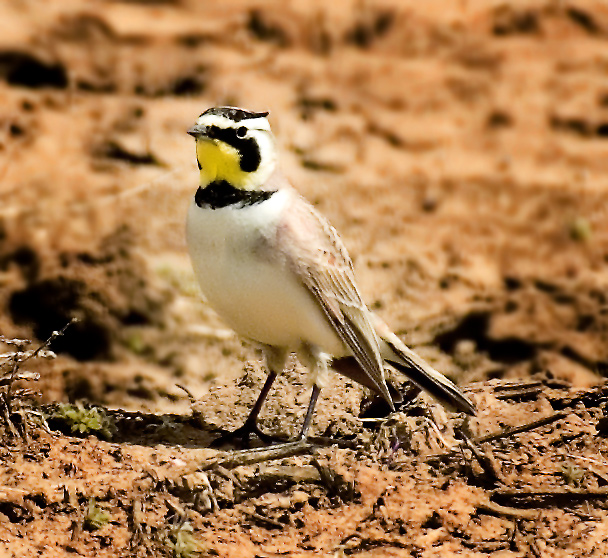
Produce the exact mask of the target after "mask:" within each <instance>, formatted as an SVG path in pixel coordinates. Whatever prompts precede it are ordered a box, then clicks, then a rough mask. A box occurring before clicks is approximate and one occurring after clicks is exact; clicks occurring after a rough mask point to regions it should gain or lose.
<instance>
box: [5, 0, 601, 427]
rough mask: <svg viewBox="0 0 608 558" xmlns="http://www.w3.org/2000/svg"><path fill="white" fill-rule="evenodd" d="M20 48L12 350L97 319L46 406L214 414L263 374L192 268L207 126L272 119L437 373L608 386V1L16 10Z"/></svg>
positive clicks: (10, 285) (304, 184) (67, 341)
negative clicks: (224, 114)
mask: <svg viewBox="0 0 608 558" xmlns="http://www.w3.org/2000/svg"><path fill="white" fill-rule="evenodd" d="M0 37H1V38H0V99H1V103H0V177H1V181H0V201H1V203H0V233H1V234H0V305H1V308H2V312H1V313H0V333H2V334H4V335H6V336H9V337H12V336H20V337H26V338H32V339H38V340H44V339H46V338H47V337H48V336H49V335H50V334H51V332H52V331H53V330H55V329H59V328H61V327H62V326H64V325H65V324H66V323H67V322H68V321H69V320H70V318H72V317H77V318H79V320H80V321H79V322H78V323H77V324H74V325H72V326H71V327H70V328H69V330H68V331H67V332H66V335H65V336H64V337H62V338H61V339H59V340H57V341H56V343H55V344H54V348H55V349H56V350H57V351H58V352H59V353H60V358H58V359H57V360H55V361H52V362H46V363H41V364H40V363H39V364H38V365H37V366H38V371H39V372H40V373H41V375H42V377H41V381H40V382H39V385H38V388H39V389H40V391H41V393H42V398H43V400H45V401H66V400H71V401H74V400H78V399H83V398H84V399H86V400H88V401H92V402H96V403H101V404H105V405H108V406H110V407H122V408H126V409H137V410H147V411H154V412H169V411H173V412H183V411H185V410H186V409H187V408H188V406H189V404H190V403H189V401H188V398H187V396H186V394H185V393H184V392H183V391H182V390H181V389H180V388H178V387H177V384H183V385H184V386H186V387H187V388H188V389H189V390H190V391H191V392H192V394H193V395H194V396H195V397H197V398H201V399H202V400H203V401H205V398H208V399H207V401H208V402H209V409H212V407H213V405H212V402H213V399H212V395H213V393H217V390H221V389H224V391H221V393H223V394H224V395H223V397H226V394H228V397H230V396H231V394H233V395H234V397H235V398H236V397H239V395H238V394H239V393H240V392H241V391H242V387H243V386H242V385H241V386H235V384H234V379H235V378H238V377H240V376H242V374H243V370H244V369H246V370H249V372H248V373H251V374H253V375H254V376H256V375H257V376H256V377H260V378H263V374H262V371H261V366H260V365H259V364H256V362H257V361H256V360H255V358H253V357H255V353H254V352H253V351H252V349H251V348H249V347H248V346H247V345H244V344H242V343H241V341H239V340H238V339H237V338H236V337H235V336H234V335H233V334H232V333H231V332H230V331H228V330H227V329H226V328H225V326H224V325H223V324H222V323H221V322H220V321H219V320H218V319H217V318H216V317H215V315H214V314H213V313H212V312H211V311H210V310H209V309H208V308H207V307H206V306H205V305H204V303H203V302H202V301H201V300H200V297H199V295H198V290H197V287H196V286H195V284H194V282H193V277H192V273H191V270H190V264H189V261H188V258H187V256H186V253H185V243H184V233H183V229H184V218H185V211H186V208H187V205H188V203H189V201H190V199H191V196H192V195H193V193H194V191H195V189H196V187H197V180H198V173H197V170H196V160H195V156H194V145H193V140H192V138H191V137H189V136H188V135H186V133H185V132H186V130H187V129H188V127H189V126H190V125H192V123H193V122H194V121H195V119H196V118H197V117H198V115H199V114H200V113H201V112H203V111H204V110H205V109H207V108H208V107H210V106H214V105H237V106H241V107H244V108H247V109H251V110H260V111H261V110H269V111H270V120H271V124H272V126H273V130H274V132H275V135H276V137H277V141H278V143H279V145H280V150H281V157H282V163H281V164H282V167H283V170H284V172H285V173H286V174H287V176H288V177H289V178H290V179H291V180H292V181H293V183H294V184H295V185H296V187H297V188H298V189H299V191H300V192H301V193H302V194H303V195H305V196H306V197H307V198H308V199H309V200H310V201H311V202H313V203H314V204H315V205H316V206H317V207H318V208H319V209H320V210H321V211H322V212H323V213H324V214H325V215H326V216H327V217H328V218H329V219H330V220H331V222H332V223H333V224H334V225H335V226H336V227H337V228H338V230H339V231H340V233H341V235H342V237H343V239H344V241H345V243H346V245H347V247H348V248H349V250H350V252H351V255H352V256H353V259H354V261H355V266H356V269H357V274H358V278H359V281H360V285H361V288H362V291H363V294H364V297H365V299H366V300H367V302H368V303H369V305H370V306H371V307H372V308H374V309H375V310H376V311H377V312H378V313H380V314H381V315H382V316H383V317H384V318H385V319H386V320H387V322H388V323H389V324H391V326H392V327H393V328H394V329H395V331H396V332H397V333H398V334H399V335H401V336H402V337H403V338H404V339H405V340H406V341H407V342H408V343H410V344H411V345H412V346H413V347H414V348H415V349H416V350H417V351H419V352H420V353H421V354H422V355H423V356H425V358H427V359H429V360H430V361H431V362H433V363H434V364H435V366H436V367H437V368H438V369H439V370H441V371H442V372H444V373H446V374H448V375H449V376H450V377H452V378H453V379H455V380H456V381H458V382H475V381H484V380H488V379H496V378H499V379H500V378H520V377H524V378H525V377H529V376H530V375H531V374H542V375H544V377H545V378H555V379H557V380H565V381H569V382H572V383H573V384H574V385H580V386H589V385H594V384H596V383H598V382H600V381H601V380H602V378H603V375H604V374H605V373H606V370H607V363H608V327H607V325H608V305H607V303H606V300H607V296H608V230H607V225H606V222H607V202H608V77H607V76H608V7H607V6H606V3H605V2H604V1H603V0H595V1H594V0H563V1H562V0H534V1H533V0H518V1H513V2H495V1H488V0H458V1H456V0H454V1H447V0H426V1H425V2H420V1H419V0H391V1H389V0H386V1H382V0H379V1H376V2H372V1H363V0H357V1H349V0H342V1H340V2H324V1H320V0H310V1H307V2H296V1H290V2H289V1H286V2H271V1H266V2H264V1H256V2H248V1H245V0H225V1H223V2H221V3H220V2H217V3H212V2H197V1H195V0H173V1H171V0H166V1H163V0H157V1H153V0H149V1H135V0H132V1H102V0H97V1H85V0H63V1H62V2H45V1H43V0H38V1H34V0H24V1H16V0H15V1H9V0H5V1H4V2H1V3H0ZM252 358H253V360H252ZM252 363H253V364H252ZM294 373H296V372H294ZM258 381H259V380H258ZM224 384H226V386H230V385H232V386H233V388H232V389H234V390H235V391H234V392H231V391H229V390H230V388H229V387H222V386H223V385H224ZM225 390H228V391H225ZM255 395H256V394H255V391H252V395H251V397H254V396H255ZM283 396H284V395H283ZM298 397H299V396H298ZM302 397H304V399H305V396H304V395H302ZM304 399H302V401H304ZM246 403H247V401H245V402H244V406H243V409H242V412H243V414H244V413H245V412H246ZM209 412H211V411H209ZM218 412H221V411H218ZM298 412H299V411H298ZM238 422H239V421H238V420H236V421H235V423H238Z"/></svg>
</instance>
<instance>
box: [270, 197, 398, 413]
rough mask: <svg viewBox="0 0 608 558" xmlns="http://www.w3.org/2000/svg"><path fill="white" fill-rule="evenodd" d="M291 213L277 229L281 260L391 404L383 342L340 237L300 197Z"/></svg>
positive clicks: (295, 201) (290, 208)
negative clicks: (381, 352)
mask: <svg viewBox="0 0 608 558" xmlns="http://www.w3.org/2000/svg"><path fill="white" fill-rule="evenodd" d="M288 212H289V220H288V221H285V222H283V223H282V224H281V226H280V227H279V228H278V230H277V238H276V242H277V245H278V246H280V247H281V248H282V250H281V252H282V257H283V258H285V259H286V263H287V265H288V266H289V267H290V268H291V269H292V270H293V271H294V273H296V275H297V276H298V277H299V278H300V279H301V281H302V283H303V284H304V285H305V286H306V287H307V288H308V289H309V291H310V292H311V294H312V295H313V296H314V298H315V300H316V301H317V302H318V304H319V306H320V307H321V308H322V309H323V311H324V313H325V315H326V316H327V319H328V321H329V322H330V323H331V325H332V326H333V328H334V330H335V331H336V333H337V334H338V336H339V337H340V339H341V340H342V341H343V343H344V344H345V345H346V346H347V347H348V348H349V349H350V350H351V351H352V353H353V356H354V357H355V359H356V360H357V362H358V363H359V365H360V366H361V368H362V370H363V372H364V373H365V374H366V376H367V377H369V379H370V380H371V382H372V384H373V385H374V386H375V387H376V389H377V391H378V392H379V393H380V394H381V395H382V396H383V397H384V398H385V399H386V401H387V402H388V403H389V404H390V405H391V406H392V399H391V396H390V394H389V391H388V388H387V386H386V382H385V380H384V369H383V366H382V357H381V356H380V350H379V346H378V338H377V336H376V332H375V330H374V327H373V325H372V324H371V322H370V318H369V311H368V310H367V307H366V306H365V303H364V302H363V300H362V299H361V295H360V294H359V291H358V290H357V286H356V284H355V276H354V271H353V265H352V261H351V259H350V257H349V255H348V253H347V251H346V248H345V247H344V245H343V244H342V241H341V240H340V238H339V236H338V233H337V232H336V230H335V229H334V228H333V227H332V226H331V225H330V224H329V223H328V222H327V220H326V219H325V218H324V217H323V216H322V215H320V214H319V213H318V212H317V211H315V209H314V208H313V207H312V206H311V205H310V204H309V203H308V202H307V201H306V200H304V199H303V198H301V197H299V196H298V195H297V194H295V193H294V194H293V199H292V201H291V205H290V207H289V209H288Z"/></svg>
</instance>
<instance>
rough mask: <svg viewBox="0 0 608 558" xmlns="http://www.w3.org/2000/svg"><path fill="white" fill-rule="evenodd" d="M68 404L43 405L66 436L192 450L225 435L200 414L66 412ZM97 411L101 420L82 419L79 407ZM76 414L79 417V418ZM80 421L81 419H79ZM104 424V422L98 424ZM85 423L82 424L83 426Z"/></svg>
mask: <svg viewBox="0 0 608 558" xmlns="http://www.w3.org/2000/svg"><path fill="white" fill-rule="evenodd" d="M65 408H66V406H65V405H63V406H62V405H57V404H53V405H48V406H45V407H44V408H43V412H44V414H45V416H46V417H47V423H48V426H49V428H50V429H51V430H52V431H55V432H56V431H59V432H61V433H62V434H64V435H65V436H74V437H79V438H84V437H87V436H91V435H95V436H97V437H98V438H100V439H103V440H106V441H108V442H112V443H117V444H131V445H138V446H149V447H152V446H157V445H159V444H160V445H165V446H176V447H177V446H179V447H185V448H191V449H202V448H209V447H211V444H212V442H213V441H214V440H215V439H216V438H217V437H218V435H219V434H221V429H219V428H218V427H217V426H216V425H213V424H209V423H206V422H205V421H204V420H203V419H202V417H199V416H197V415H196V414H188V415H178V414H154V413H146V412H143V411H135V412H132V411H124V410H120V409H106V408H105V407H103V406H100V405H95V406H92V405H86V406H82V407H76V406H73V408H74V409H76V412H72V413H70V412H65ZM79 409H80V410H82V409H84V410H85V412H86V411H90V410H95V411H96V412H97V413H99V416H100V417H102V420H101V421H92V420H90V419H88V418H86V417H85V420H82V418H81V416H80V415H78V414H77V413H78V410H79ZM75 417H76V418H75ZM75 421H80V422H75ZM98 423H100V424H101V425H100V424H98ZM81 425H82V426H81Z"/></svg>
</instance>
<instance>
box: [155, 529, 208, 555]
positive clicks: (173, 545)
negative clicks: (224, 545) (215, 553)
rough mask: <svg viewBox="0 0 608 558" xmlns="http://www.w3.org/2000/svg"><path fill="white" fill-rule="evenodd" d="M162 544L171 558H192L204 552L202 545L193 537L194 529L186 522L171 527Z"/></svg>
mask: <svg viewBox="0 0 608 558" xmlns="http://www.w3.org/2000/svg"><path fill="white" fill-rule="evenodd" d="M164 542H165V546H166V547H167V549H168V550H169V551H170V552H171V556H172V557H173V558H193V557H194V556H200V555H201V554H202V553H203V552H204V547H203V544H202V543H201V541H199V540H198V539H197V538H196V537H195V536H194V529H193V528H192V525H190V523H188V522H187V521H184V522H182V523H180V524H179V525H177V526H175V527H173V528H172V529H171V530H170V531H169V532H168V533H167V535H166V537H165V541H164Z"/></svg>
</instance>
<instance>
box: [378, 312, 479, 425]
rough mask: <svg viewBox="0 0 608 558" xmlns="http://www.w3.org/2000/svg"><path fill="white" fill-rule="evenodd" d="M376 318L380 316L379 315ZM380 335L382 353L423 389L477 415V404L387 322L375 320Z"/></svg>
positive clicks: (446, 403) (450, 404) (442, 400)
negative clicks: (393, 331)
mask: <svg viewBox="0 0 608 558" xmlns="http://www.w3.org/2000/svg"><path fill="white" fill-rule="evenodd" d="M375 321H376V322H379V318H377V317H376V319H375ZM374 325H376V328H377V331H378V334H379V336H380V345H381V353H382V357H383V358H384V360H385V361H386V362H388V363H389V364H390V365H391V366H393V367H394V368H396V369H397V370H399V371H400V372H402V373H403V374H405V375H406V376H407V377H408V378H409V379H410V380H411V381H412V382H413V383H414V384H416V385H417V386H418V387H419V388H420V389H423V390H424V391H426V392H428V393H430V394H431V395H432V396H433V397H434V398H435V399H437V400H438V401H439V402H440V403H442V404H443V405H444V406H446V407H447V408H454V409H456V410H458V411H460V412H463V413H467V414H469V415H475V414H476V413H477V410H476V409H475V405H473V403H472V402H471V401H470V400H469V399H468V398H467V396H466V395H465V394H464V393H462V391H461V390H460V389H459V388H458V386H456V384H454V383H453V382H452V381H451V380H449V379H448V378H446V377H445V376H444V375H443V374H441V373H439V372H437V370H435V369H434V368H433V367H432V366H431V365H430V364H428V363H427V362H425V361H424V360H423V359H422V358H421V357H419V356H418V355H417V354H416V353H415V352H414V351H412V350H411V349H409V348H408V347H406V346H405V344H404V343H402V342H401V340H400V339H399V338H398V337H397V336H396V335H395V334H394V333H392V332H391V331H390V329H389V328H388V326H387V325H386V324H384V323H380V324H379V323H376V324H374Z"/></svg>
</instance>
